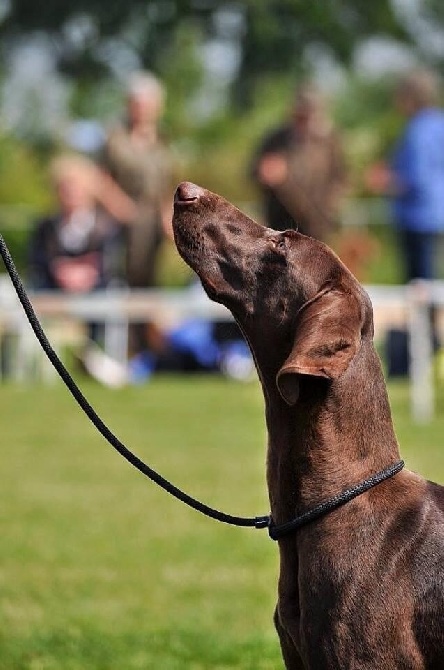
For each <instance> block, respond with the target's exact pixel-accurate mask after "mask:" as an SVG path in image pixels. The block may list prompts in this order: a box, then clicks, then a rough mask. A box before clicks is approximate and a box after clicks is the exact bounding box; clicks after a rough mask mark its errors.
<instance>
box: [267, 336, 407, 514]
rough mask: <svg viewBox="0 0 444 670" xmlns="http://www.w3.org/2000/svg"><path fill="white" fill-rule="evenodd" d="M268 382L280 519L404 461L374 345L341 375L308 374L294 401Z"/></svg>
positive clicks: (272, 475) (271, 462)
mask: <svg viewBox="0 0 444 670" xmlns="http://www.w3.org/2000/svg"><path fill="white" fill-rule="evenodd" d="M363 380H364V381H363ZM369 380H371V381H369ZM262 382H263V386H264V395H265V402H266V418H267V427H268V433H269V446H268V463H267V479H268V487H269V493H270V504H271V512H272V515H273V518H274V520H275V522H276V523H284V522H286V521H288V520H289V519H291V518H292V517H293V516H294V515H295V514H297V513H300V512H302V511H305V510H306V509H308V508H310V507H311V506H313V505H316V504H318V503H320V502H322V501H324V500H326V499H328V498H330V497H331V496H334V495H336V494H338V493H340V492H341V491H343V490H344V489H346V488H348V487H349V486H352V485H355V484H358V483H359V482H360V481H363V480H365V479H366V478H368V477H369V476H370V475H372V474H374V473H376V472H378V471H380V470H383V469H384V468H386V467H388V466H389V465H392V464H393V463H395V462H396V461H397V460H399V448H398V443H397V440H396V437H395V433H394V429H393V424H392V419H391V412H390V407H389V402H388V397H387V392H386V387H385V383H384V378H383V374H382V370H381V366H380V362H379V358H378V356H377V355H376V352H375V351H374V348H373V345H372V344H371V343H370V342H369V343H367V345H363V347H362V349H361V351H360V353H359V354H358V355H357V356H356V357H355V360H354V361H353V362H352V364H351V365H350V368H349V369H348V370H347V371H346V372H345V373H344V375H342V377H341V378H339V379H337V380H335V381H332V382H329V381H326V380H319V379H313V378H306V379H301V394H300V399H299V400H298V401H297V402H296V404H295V405H294V406H288V405H287V404H286V403H285V401H284V400H283V399H282V398H281V397H280V394H279V392H278V391H277V387H276V382H275V378H273V379H271V375H270V378H268V379H267V375H264V376H263V377H262Z"/></svg>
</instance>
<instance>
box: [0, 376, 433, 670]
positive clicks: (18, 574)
mask: <svg viewBox="0 0 444 670" xmlns="http://www.w3.org/2000/svg"><path fill="white" fill-rule="evenodd" d="M84 387H85V391H86V393H87V395H88V397H89V398H90V399H91V401H92V403H93V404H94V405H95V406H96V408H97V409H98V411H99V413H100V414H101V415H102V416H103V418H104V420H105V421H106V422H107V423H109V425H110V427H111V428H112V429H113V430H115V432H116V433H117V434H118V436H119V437H120V438H121V439H122V440H123V441H124V442H126V443H127V444H128V445H129V446H130V448H132V449H133V450H134V451H136V452H137V453H138V454H139V455H140V456H141V457H142V458H143V459H145V460H146V461H147V462H148V463H150V464H151V465H152V466H153V467H154V468H156V469H158V470H159V471H160V472H161V473H162V474H163V475H164V476H165V477H167V478H169V479H171V480H172V481H173V482H174V483H175V484H177V485H178V486H180V487H182V488H184V489H185V490H186V491H187V492H188V493H190V494H191V495H193V496H196V497H198V498H200V499H202V500H203V501H205V502H206V503H208V504H210V505H212V506H215V507H219V508H221V509H223V510H224V511H226V512H229V513H232V514H239V515H245V516H255V515H258V514H264V513H267V511H268V503H267V494H266V487H265V467H264V460H265V428H264V421H263V401H262V397H261V393H260V390H259V387H258V385H256V384H247V385H242V384H236V383H233V382H228V381H226V380H224V379H221V378H216V377H195V378H194V377H191V378H159V379H156V380H154V381H153V382H152V383H151V384H149V385H147V386H144V387H137V388H129V389H124V390H122V391H117V392H111V391H108V390H104V389H102V388H100V387H98V386H96V385H93V384H86V385H84ZM391 397H392V403H393V408H394V412H395V425H396V429H397V433H398V435H399V438H400V441H401V443H402V453H403V456H404V457H405V458H406V460H407V463H408V465H409V466H410V467H412V468H413V469H415V470H418V471H420V472H421V473H423V474H424V475H426V476H428V477H431V478H433V479H435V480H438V481H443V480H444V452H443V450H442V440H441V435H442V434H443V429H444V411H443V409H444V408H443V403H442V398H441V399H439V408H438V409H439V412H438V417H437V418H436V419H435V420H434V421H433V422H432V423H431V424H430V425H427V426H415V425H414V424H413V423H412V422H411V420H410V418H409V412H408V391H407V387H406V385H405V384H404V383H397V384H392V385H391ZM0 403H1V408H2V410H1V411H2V414H1V416H2V423H1V430H2V465H1V472H2V477H1V487H0V520H1V538H0V668H1V669H2V670H3V669H4V670H19V669H20V670H21V669H23V670H24V669H29V670H52V669H57V670H58V669H60V670H62V669H63V670H80V669H82V670H85V669H89V668H91V669H94V670H95V669H104V670H105V669H110V670H114V669H115V670H117V669H119V670H132V669H133V668H134V669H136V668H143V669H153V670H154V669H156V670H160V669H162V670H173V669H174V670H176V669H177V670H179V669H181V670H182V669H183V668H187V669H195V670H201V669H204V668H205V669H207V668H208V669H210V668H211V669H216V670H222V669H227V668H240V669H243V670H247V669H248V670H268V669H270V670H271V669H272V668H273V669H274V668H279V667H282V664H281V660H280V652H279V647H278V642H277V638H276V635H275V633H274V630H273V625H272V612H273V607H274V600H275V591H276V576H277V551H276V546H275V545H274V543H272V542H270V541H269V540H268V538H267V535H266V532H265V531H256V530H252V529H238V528H231V527H228V526H225V525H222V524H219V523H217V522H215V521H212V520H209V519H206V518H204V517H202V516H201V515H199V514H198V513H197V512H195V511H193V510H190V509H189V508H186V507H185V506H183V505H181V504H180V503H179V502H177V501H175V500H174V499H172V498H170V496H168V495H167V494H166V493H164V492H163V491H161V490H159V489H158V488H157V487H155V486H154V485H153V484H151V483H150V482H149V481H148V480H146V479H145V478H144V477H143V476H142V475H140V474H139V473H138V472H136V471H135V470H134V469H132V468H131V466H129V465H128V464H127V463H125V462H124V461H123V460H122V459H121V457H120V456H119V455H117V454H116V453H115V452H113V450H112V449H111V447H109V446H108V445H107V444H106V443H105V442H104V440H103V439H102V438H101V437H100V436H99V435H98V434H97V433H96V432H95V430H94V428H93V427H92V426H91V425H90V424H89V422H88V421H87V419H86V418H85V417H84V416H83V415H82V414H81V413H80V411H79V410H78V409H77V408H76V406H75V405H74V403H73V401H72V399H71V397H70V396H69V395H68V393H67V392H66V391H65V390H64V389H63V388H62V387H61V385H60V384H56V385H55V386H53V387H15V386H2V387H0Z"/></svg>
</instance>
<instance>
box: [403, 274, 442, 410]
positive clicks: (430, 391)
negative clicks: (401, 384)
mask: <svg viewBox="0 0 444 670" xmlns="http://www.w3.org/2000/svg"><path fill="white" fill-rule="evenodd" d="M407 300H408V319H409V352H410V402H411V410H412V415H413V418H414V420H415V421H417V422H421V423H424V422H427V421H430V419H431V418H432V417H433V413H434V405H435V398H434V388H433V368H432V360H433V342H432V338H433V333H432V324H431V319H430V306H431V301H432V298H431V290H430V285H429V284H428V283H427V282H425V281H415V282H412V283H411V284H410V286H409V289H408V292H407Z"/></svg>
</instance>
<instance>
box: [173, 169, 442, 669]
mask: <svg viewBox="0 0 444 670" xmlns="http://www.w3.org/2000/svg"><path fill="white" fill-rule="evenodd" d="M173 226H174V235H175V240H176V244H177V247H178V249H179V252H180V254H181V255H182V257H183V258H184V259H185V261H186V262H187V263H188V264H189V265H190V266H191V267H192V268H193V270H195V271H196V272H197V274H198V275H199V277H200V279H201V281H202V284H203V286H204V288H205V290H206V291H207V293H208V295H209V296H210V298H212V299H213V300H216V301H217V302H221V303H223V304H224V305H226V306H227V307H228V308H229V309H230V310H231V312H232V313H233V315H234V317H235V319H236V321H237V322H238V324H239V326H240V328H241V329H242V331H243V333H244V335H245V338H246V339H247V341H248V343H249V345H250V347H251V350H252V352H253V355H254V358H255V362H256V366H257V370H258V373H259V377H260V381H261V383H262V387H263V392H264V397H265V410H266V423H267V428H268V434H269V445H268V464H267V480H268V487H269V495H270V505H271V516H272V519H273V524H275V525H276V526H277V527H279V526H280V525H281V524H284V523H286V522H288V521H291V520H292V519H294V518H295V517H296V516H297V515H300V514H301V513H304V512H306V511H309V510H310V509H313V508H314V507H315V506H316V505H318V504H319V503H322V502H323V501H326V500H329V499H331V498H333V497H334V496H336V495H337V494H338V493H341V492H343V491H344V490H346V489H348V488H350V487H351V486H353V485H355V484H358V483H360V482H362V481H364V480H367V479H368V478H369V477H370V476H372V475H374V474H375V473H378V472H381V471H384V470H385V469H386V468H389V467H390V466H392V465H393V464H395V463H396V462H397V461H399V451H398V444H397V441H396V437H395V434H394V430H393V425H392V420H391V414H390V408H389V403H388V399H387V393H386V388H385V383H384V378H383V374H382V371H381V366H380V362H379V359H378V356H377V354H376V353H375V350H374V347H373V314H372V306H371V303H370V300H369V298H368V296H367V294H366V293H365V291H364V290H363V289H362V287H361V286H360V285H359V283H358V282H357V280H356V279H355V278H354V277H353V275H352V274H351V273H350V272H349V271H348V270H347V269H346V267H345V266H344V265H343V264H342V263H341V261H340V260H339V259H338V258H337V257H336V256H335V254H334V253H333V252H332V251H331V250H330V249H329V248H328V247H327V246H325V245H324V244H322V243H320V242H317V241H315V240H313V239H311V238H308V237H305V236H303V235H301V234H299V233H297V232H295V231H286V232H284V233H281V232H276V231H274V230H270V229H268V228H264V227H262V226H260V225H259V224H257V223H255V222H254V221H252V220H251V219H250V218H249V217H247V216H246V215H245V214H242V213H241V212H240V211H239V210H238V209H236V208H235V207H233V206H232V205H231V204H230V203H229V202H227V201H226V200H224V199H223V198H221V197H219V196H217V195H215V194H214V193H211V192H209V191H207V190H204V189H202V188H200V187H198V186H195V185H194V184H190V183H188V182H184V183H182V184H181V185H180V186H179V187H178V189H177V191H176V196H175V204H174V219H173ZM279 549H280V578H279V589H278V591H279V598H278V604H277V608H276V613H275V623H276V627H277V631H278V633H279V637H280V641H281V647H282V653H283V657H284V660H285V664H286V667H287V668H288V669H289V670H290V669H291V670H300V669H305V670H364V669H366V670H368V669H373V670H395V669H399V670H401V669H402V670H444V487H441V486H438V485H437V484H433V483H430V482H427V481H425V480H424V479H423V478H422V477H420V476H418V475H417V474H414V473H413V472H409V471H406V470H403V471H401V472H398V473H397V474H394V475H393V476H391V477H390V478H388V479H386V480H384V481H383V482H382V483H379V484H378V485H376V486H374V487H373V488H371V489H370V490H368V491H366V492H364V493H362V495H359V496H358V497H356V498H354V499H353V500H351V501H350V502H347V503H346V504H344V505H342V506H340V507H338V508H336V509H334V510H333V511H330V512H329V513H328V514H325V515H323V516H320V517H319V518H318V519H316V520H314V521H312V522H311V523H308V524H306V525H304V526H302V527H300V528H299V529H298V530H294V531H292V532H290V533H288V534H286V535H284V536H283V537H282V538H281V539H280V540H279Z"/></svg>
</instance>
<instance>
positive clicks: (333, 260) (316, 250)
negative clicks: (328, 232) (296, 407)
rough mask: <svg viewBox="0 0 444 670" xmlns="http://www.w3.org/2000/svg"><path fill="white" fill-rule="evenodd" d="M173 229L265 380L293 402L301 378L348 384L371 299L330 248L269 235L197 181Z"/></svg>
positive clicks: (367, 328) (290, 234) (188, 188)
mask: <svg viewBox="0 0 444 670" xmlns="http://www.w3.org/2000/svg"><path fill="white" fill-rule="evenodd" d="M173 229H174V237H175V241H176V245H177V248H178V250H179V253H180V254H181V256H182V257H183V258H184V260H185V261H186V262H187V263H188V264H189V265H190V266H191V268H192V269H193V270H194V271H195V272H196V273H197V274H198V276H199V277H200V279H201V281H202V285H203V287H204V289H205V291H206V292H207V294H208V295H209V297H210V298H211V299H213V300H215V301H216V302H220V303H222V304H224V305H225V306H226V307H228V309H230V311H231V312H232V314H233V315H234V317H235V319H236V320H237V322H238V324H239V325H240V327H241V329H242V331H243V333H244V334H245V337H246V339H247V340H248V342H249V344H250V347H251V349H252V351H253V355H254V357H255V360H256V364H257V366H258V369H259V374H260V376H261V378H262V379H264V377H269V376H270V375H272V376H273V378H274V380H275V383H276V384H277V387H278V389H279V391H280V393H281V395H282V397H283V398H284V400H285V401H286V402H287V403H288V404H294V403H296V401H297V399H298V396H299V386H300V383H299V382H300V379H301V377H303V376H309V377H312V378H324V379H327V380H336V379H338V378H339V377H340V376H341V375H342V374H344V373H345V371H346V370H347V369H348V367H349V365H350V363H351V361H352V360H353V359H354V357H355V356H356V354H357V353H358V351H359V349H360V347H361V342H362V339H363V338H364V337H366V336H370V337H371V336H372V334H373V325H372V324H373V321H372V309H371V304H370V301H369V299H368V297H367V295H366V294H365V292H364V291H363V289H362V287H361V286H360V285H359V283H358V282H357V280H356V279H355V278H354V277H353V275H352V274H351V273H350V272H349V271H348V270H347V268H346V267H345V266H344V265H343V264H342V263H341V261H340V260H339V259H338V257H337V256H336V255H335V254H334V253H333V252H332V251H331V250H330V249H329V248H328V247H327V246H326V245H325V244H323V243H321V242H318V241H316V240H314V239H312V238H309V237H306V236H304V235H302V234H300V233H298V232H296V231H294V230H288V231H285V232H278V231H275V230H271V229H269V228H265V227H263V226H261V225H259V224H258V223H256V222H255V221H253V220H252V219H250V218H249V217H248V216H246V215H245V214H243V213H242V212H240V211H239V210H238V209H237V208H236V207H234V206H233V205H232V204H230V203H229V202H227V201H226V200H224V199H223V198H221V197H220V196H218V195H216V194H214V193H211V192H210V191H207V190H205V189H203V188H200V187H199V186H196V185H194V184H191V183H189V182H184V183H182V184H180V185H179V186H178V188H177V191H176V195H175V202H174V217H173Z"/></svg>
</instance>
